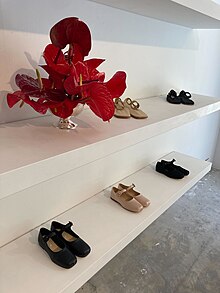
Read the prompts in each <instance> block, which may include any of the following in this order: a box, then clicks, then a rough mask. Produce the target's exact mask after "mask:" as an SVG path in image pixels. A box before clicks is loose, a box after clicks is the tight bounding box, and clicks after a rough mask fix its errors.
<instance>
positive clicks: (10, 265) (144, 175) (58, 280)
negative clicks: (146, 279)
mask: <svg viewBox="0 0 220 293" xmlns="http://www.w3.org/2000/svg"><path fill="white" fill-rule="evenodd" d="M173 158H175V159H176V164H178V165H181V166H183V167H184V168H186V169H188V170H190V175H189V176H186V177H184V178H183V179H181V180H174V179H170V178H168V177H166V176H164V175H162V174H159V173H157V172H156V171H155V163H156V162H154V163H152V164H151V165H148V166H147V167H145V168H143V169H141V170H139V171H138V172H136V173H134V174H132V175H131V176H129V177H127V178H125V179H123V180H121V181H120V182H123V183H125V184H131V183H134V184H135V185H136V187H135V190H138V191H140V192H141V193H142V194H143V195H145V196H146V197H147V198H149V199H150V200H151V205H150V206H149V207H148V208H144V210H143V211H141V212H140V213H138V214H134V213H131V212H129V211H126V210H124V209H123V208H121V206H120V205H118V204H117V203H115V202H113V201H112V200H110V190H111V188H109V189H107V190H104V191H103V192H101V193H99V194H97V195H95V196H93V197H91V198H90V199H89V200H87V201H85V202H83V203H81V204H79V205H77V206H75V207H73V208H72V209H70V210H68V211H67V212H65V213H64V214H62V215H61V216H59V217H57V218H56V220H58V221H60V222H62V223H67V222H68V221H72V222H73V223H75V224H74V226H73V229H74V231H75V232H76V233H77V234H79V235H80V236H81V237H82V238H83V239H84V240H85V241H86V242H88V244H89V245H90V246H91V248H92V251H91V253H90V254H89V255H88V256H87V257H86V258H82V259H80V258H78V262H77V264H76V265H75V266H74V267H73V268H71V269H69V270H66V269H62V268H60V267H58V266H56V265H55V264H54V263H52V262H51V261H50V259H49V257H48V256H47V255H46V254H45V252H44V251H43V250H42V249H41V248H40V247H39V246H38V243H37V236H38V230H39V229H35V230H32V231H31V232H30V233H28V234H25V235H24V236H22V237H20V238H18V239H16V240H15V241H13V242H11V243H9V244H8V245H6V246H4V247H2V248H1V249H0V263H1V266H0V292H1V293H12V292H16V293H24V292H31V293H35V292H36V293H39V292H44V293H52V292H53V293H58V292H59V293H60V292H65V293H73V292H74V291H76V290H77V289H78V288H80V287H81V286H82V285H83V284H84V283H85V282H86V281H87V280H89V279H90V278H91V277H92V276H93V275H94V274H95V273H96V272H97V271H98V270H99V269H101V268H102V267H103V266H104V265H105V264H106V263H107V262H108V261H109V260H110V259H112V258H113V257H114V256H115V255H116V254H117V253H118V252H119V251H121V250H122V249H123V248H124V247H125V246H126V245H127V244H128V243H130V242H131V241H132V240H133V239H134V238H135V237H136V236H137V235H138V234H140V233H141V232H142V231H143V230H144V229H145V228H146V227H148V226H149V225H150V224H151V223H152V222H153V221H154V220H155V219H156V218H158V217H159V216H160V215H161V214H162V213H163V212H164V211H165V210H166V209H167V208H169V207H170V206H171V205H172V204H173V203H174V202H175V201H176V200H177V199H178V198H179V197H181V196H182V195H183V194H184V193H185V192H186V191H187V190H188V189H190V188H191V187H192V186H193V185H194V184H195V183H196V182H197V181H198V180H200V179H201V178H202V177H203V176H204V175H205V174H206V173H208V172H209V171H210V169H211V163H209V162H206V161H201V160H198V159H195V158H192V157H189V156H186V155H183V154H179V153H176V152H172V153H170V154H168V155H167V156H165V157H164V159H165V160H171V159H173ZM113 172H114V170H113ZM39 213H40V210H39ZM43 226H44V227H47V228H49V227H50V222H48V223H46V224H45V225H43Z"/></svg>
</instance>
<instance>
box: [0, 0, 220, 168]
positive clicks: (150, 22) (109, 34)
mask: <svg viewBox="0 0 220 293" xmlns="http://www.w3.org/2000/svg"><path fill="white" fill-rule="evenodd" d="M67 16H77V17H79V18H81V19H82V20H83V21H85V22H86V23H87V25H88V26H89V28H90V30H91V32H92V37H93V48H92V51H91V54H90V56H89V57H100V58H105V59H106V62H105V63H104V64H103V65H102V66H100V69H102V70H104V71H106V73H107V78H109V77H110V76H111V75H112V74H113V73H114V72H115V71H116V70H124V71H126V72H127V85H128V87H127V90H126V92H125V94H124V97H126V96H131V97H133V98H139V97H146V96H153V95H157V94H161V93H167V92H168V91H169V90H170V89H171V88H174V89H176V90H180V89H185V90H188V91H191V92H196V93H201V94H205V95H210V96H216V97H220V94H219V93H220V83H219V82H218V80H219V76H220V66H219V64H220V54H219V52H220V32H219V30H191V29H188V28H184V27H181V26H177V25H173V24H169V23H165V22H161V21H158V20H154V19H150V18H145V17H142V16H139V15H135V14H131V13H128V12H125V11H121V10H117V9H113V8H110V7H107V6H103V5H100V4H96V3H94V2H90V1H86V0H66V1H59V0H44V1H43V0H39V1H30V0H19V1H17V0H0V64H1V66H0V89H1V91H0V123H4V122H10V121H13V120H19V119H24V118H28V117H33V116H36V113H35V112H34V111H33V110H32V109H30V108H29V107H28V106H26V107H23V108H21V109H20V108H19V107H16V108H13V109H10V110H9V109H8V106H7V104H6V102H5V96H6V93H7V92H8V91H11V90H12V89H13V90H15V89H16V86H15V84H14V76H15V74H16V73H18V72H19V73H30V74H34V71H33V69H34V68H36V66H37V64H39V63H40V64H42V63H43V59H42V57H41V54H42V51H43V49H44V47H45V46H46V44H47V43H48V42H49V38H48V32H49V29H50V27H51V26H52V25H53V24H55V23H56V22H57V21H58V20H60V19H62V18H63V17H67ZM158 111H159V109H158ZM218 119H219V117H218V116H217V114H215V115H211V116H210V117H208V125H209V126H210V128H211V129H212V132H213V133H212V136H211V137H212V138H211V140H210V139H208V141H207V143H209V144H210V145H211V146H210V147H209V151H208V152H209V153H207V152H206V153H205V152H204V151H201V150H199V149H198V150H197V149H196V150H197V154H196V155H197V157H203V156H206V155H208V156H209V157H210V158H212V157H213V155H214V146H215V143H216V140H217V135H218V127H216V125H214V124H216V123H218V121H219V120H218ZM199 127H200V126H198V132H199ZM188 130H189V131H190V126H189V127H188ZM197 135H198V134H196V133H195V136H197ZM204 135H206V136H207V137H209V136H210V129H207V132H205V133H204ZM198 138H199V137H198ZM219 152H220V150H218V151H217V155H216V156H215V158H216V162H215V163H216V166H217V165H220V162H219V161H220V158H219V157H220V155H219Z"/></svg>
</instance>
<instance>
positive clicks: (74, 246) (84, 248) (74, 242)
mask: <svg viewBox="0 0 220 293" xmlns="http://www.w3.org/2000/svg"><path fill="white" fill-rule="evenodd" d="M72 225H73V223H71V222H69V223H68V224H66V225H63V224H61V223H59V222H56V221H53V222H52V223H51V230H52V231H54V232H56V233H57V235H58V236H59V237H60V238H61V239H62V241H64V242H65V244H66V245H67V247H68V248H69V250H70V251H71V252H72V253H73V254H75V255H76V256H80V257H85V256H87V255H88V254H89V253H90V251H91V248H90V247H89V245H88V244H87V243H86V242H85V241H83V240H82V239H81V238H80V237H79V236H78V235H77V234H76V233H74V232H73V231H72V230H71V226H72Z"/></svg>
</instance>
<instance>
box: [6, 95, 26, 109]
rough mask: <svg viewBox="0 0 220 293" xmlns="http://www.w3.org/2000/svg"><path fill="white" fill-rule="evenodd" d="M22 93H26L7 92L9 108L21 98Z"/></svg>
mask: <svg viewBox="0 0 220 293" xmlns="http://www.w3.org/2000/svg"><path fill="white" fill-rule="evenodd" d="M21 95H24V94H23V93H22V92H21V91H17V92H14V93H13V94H7V103H8V106H9V108H12V107H13V106H14V105H15V104H17V103H18V102H19V101H20V100H21Z"/></svg>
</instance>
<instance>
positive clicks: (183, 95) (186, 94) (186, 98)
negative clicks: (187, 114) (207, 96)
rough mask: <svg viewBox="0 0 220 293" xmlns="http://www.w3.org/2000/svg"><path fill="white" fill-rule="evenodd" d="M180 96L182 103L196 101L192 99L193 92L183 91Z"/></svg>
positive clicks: (191, 103) (188, 103)
mask: <svg viewBox="0 0 220 293" xmlns="http://www.w3.org/2000/svg"><path fill="white" fill-rule="evenodd" d="M179 98H180V101H181V103H182V104H184V105H194V101H193V100H191V99H190V98H191V94H190V93H189V92H185V91H183V90H182V91H181V92H180V93H179Z"/></svg>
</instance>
